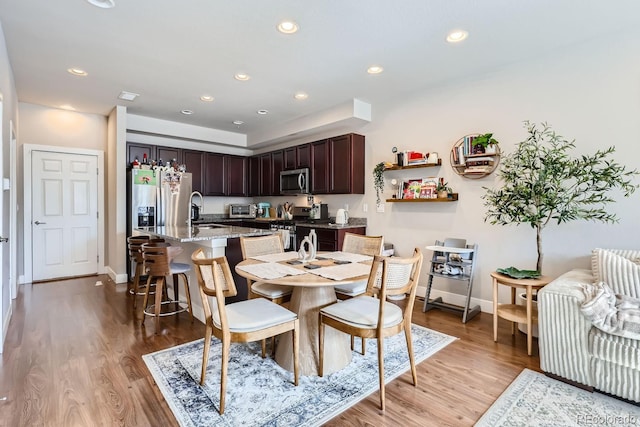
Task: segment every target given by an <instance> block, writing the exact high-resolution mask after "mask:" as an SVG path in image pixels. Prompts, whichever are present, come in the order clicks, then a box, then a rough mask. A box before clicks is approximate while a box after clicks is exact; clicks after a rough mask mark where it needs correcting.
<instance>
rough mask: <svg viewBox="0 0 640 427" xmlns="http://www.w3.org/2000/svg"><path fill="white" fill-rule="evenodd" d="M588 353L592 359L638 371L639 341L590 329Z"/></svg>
mask: <svg viewBox="0 0 640 427" xmlns="http://www.w3.org/2000/svg"><path fill="white" fill-rule="evenodd" d="M589 353H590V354H591V356H592V357H594V358H596V359H600V360H605V361H607V362H611V363H615V364H617V365H621V366H624V367H626V368H631V369H634V370H640V340H636V339H631V338H625V337H620V336H617V335H612V334H609V333H607V332H604V331H602V330H600V329H598V328H595V327H594V328H591V331H590V332H589Z"/></svg>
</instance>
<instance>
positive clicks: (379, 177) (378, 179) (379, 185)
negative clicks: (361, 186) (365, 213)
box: [373, 162, 385, 205]
mask: <svg viewBox="0 0 640 427" xmlns="http://www.w3.org/2000/svg"><path fill="white" fill-rule="evenodd" d="M384 170H385V163H384V162H380V163H378V164H377V165H376V166H375V167H374V168H373V187H374V188H375V189H376V205H379V204H380V194H382V191H383V190H384Z"/></svg>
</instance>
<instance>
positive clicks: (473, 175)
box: [449, 134, 501, 179]
mask: <svg viewBox="0 0 640 427" xmlns="http://www.w3.org/2000/svg"><path fill="white" fill-rule="evenodd" d="M478 135H480V134H470V135H465V136H463V137H462V138H460V139H459V140H457V141H456V143H455V144H453V147H451V151H450V153H449V162H450V163H451V168H452V169H453V171H454V172H455V173H456V174H457V175H460V176H463V177H465V178H469V179H479V178H484V177H485V176H487V175H491V174H492V173H493V172H494V171H495V170H496V169H497V167H498V165H499V164H500V155H501V152H500V145H499V144H496V145H495V153H478V154H468V155H466V156H464V159H465V162H464V163H463V164H462V163H456V159H459V156H460V153H459V150H458V147H460V146H462V145H463V144H464V142H465V139H466V138H469V137H474V136H478ZM454 152H455V153H454ZM481 157H491V158H492V160H488V161H490V162H491V165H486V166H490V169H488V170H486V171H481V172H465V170H466V169H467V168H468V167H469V165H468V164H467V162H470V161H474V159H478V158H481Z"/></svg>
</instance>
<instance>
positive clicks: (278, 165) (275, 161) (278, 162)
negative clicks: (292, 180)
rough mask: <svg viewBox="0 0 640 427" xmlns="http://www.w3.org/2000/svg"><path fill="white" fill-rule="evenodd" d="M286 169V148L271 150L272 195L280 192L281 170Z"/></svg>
mask: <svg viewBox="0 0 640 427" xmlns="http://www.w3.org/2000/svg"><path fill="white" fill-rule="evenodd" d="M283 169H284V150H277V151H272V152H271V195H272V196H277V195H279V194H280V172H282V171H283Z"/></svg>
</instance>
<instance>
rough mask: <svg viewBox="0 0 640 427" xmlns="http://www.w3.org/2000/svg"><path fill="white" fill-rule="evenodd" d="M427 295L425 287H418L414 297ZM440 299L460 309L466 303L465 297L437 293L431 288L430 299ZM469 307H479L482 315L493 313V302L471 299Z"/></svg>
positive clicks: (441, 292) (448, 293) (442, 292)
mask: <svg viewBox="0 0 640 427" xmlns="http://www.w3.org/2000/svg"><path fill="white" fill-rule="evenodd" d="M426 293H427V288H426V287H425V286H418V290H417V293H416V296H418V297H423V298H424V296H425V294H426ZM438 297H441V298H442V300H443V301H444V302H446V303H449V304H453V305H457V306H460V307H464V304H465V302H466V299H467V297H466V295H460V294H453V293H451V292H444V291H439V290H437V289H433V288H431V299H433V298H438ZM469 305H470V306H471V307H473V306H476V305H479V306H480V311H482V312H483V313H493V301H487V300H483V299H479V298H473V297H471V301H470V303H469Z"/></svg>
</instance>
